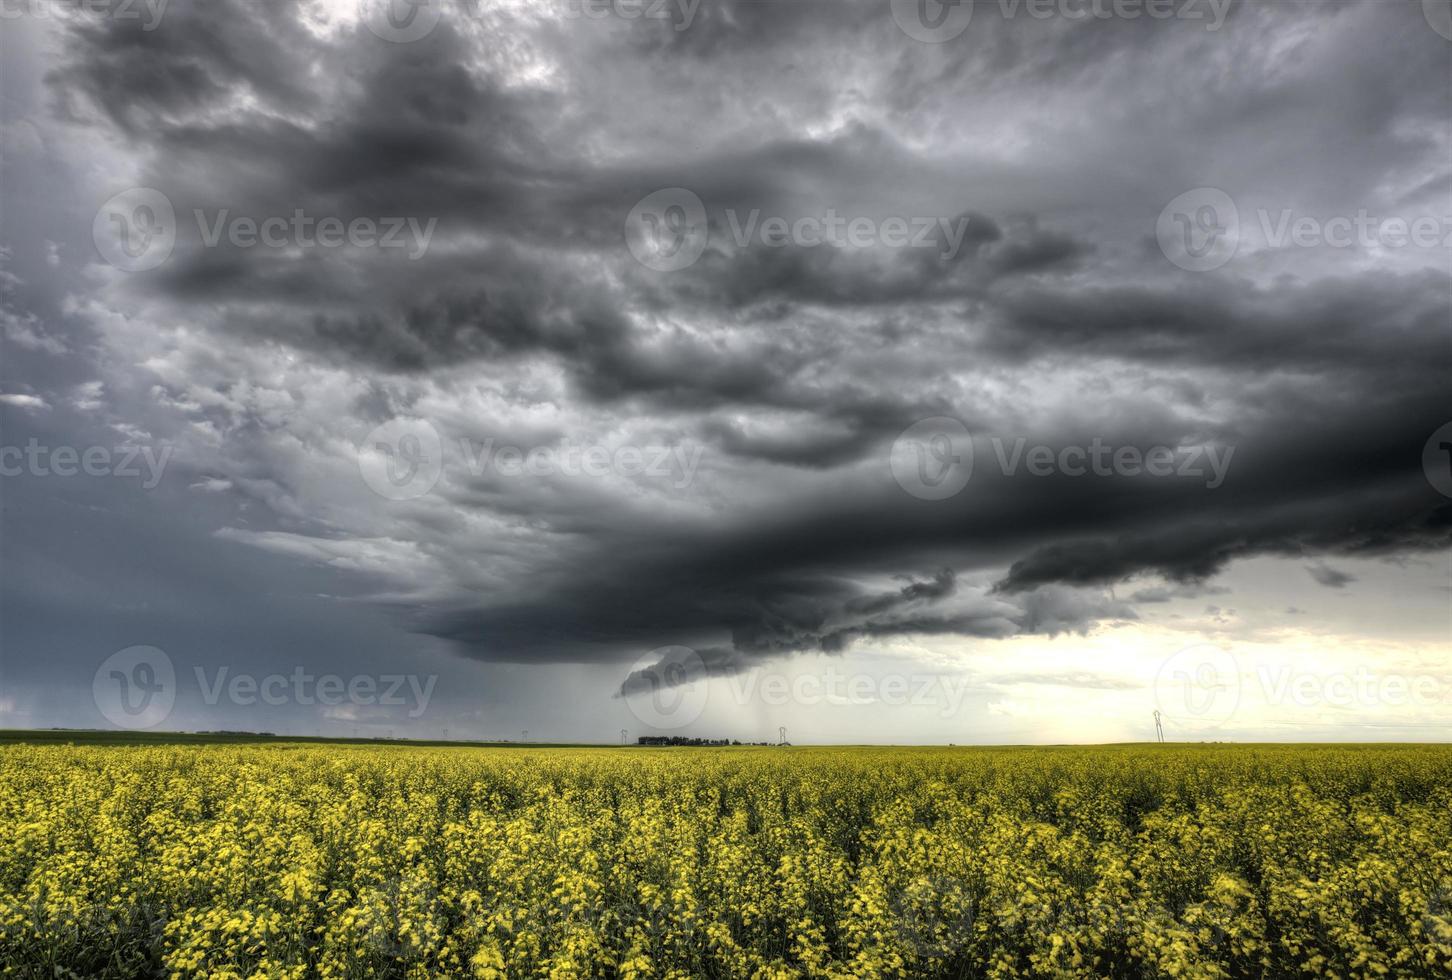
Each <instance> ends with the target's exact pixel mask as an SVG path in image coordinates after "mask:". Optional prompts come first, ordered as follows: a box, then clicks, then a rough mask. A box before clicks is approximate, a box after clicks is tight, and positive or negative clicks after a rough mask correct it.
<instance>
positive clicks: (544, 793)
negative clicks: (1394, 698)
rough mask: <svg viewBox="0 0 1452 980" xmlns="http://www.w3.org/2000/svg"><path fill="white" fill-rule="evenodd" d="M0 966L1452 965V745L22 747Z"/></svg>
mask: <svg viewBox="0 0 1452 980" xmlns="http://www.w3.org/2000/svg"><path fill="white" fill-rule="evenodd" d="M0 826H3V827H5V828H6V829H7V832H6V833H4V834H0V974H4V975H8V976H42V975H44V976H62V975H80V976H156V975H170V976H176V977H193V976H195V977H243V976H260V977H311V976H322V977H378V976H402V977H420V978H422V977H435V976H458V977H465V976H474V977H503V976H511V977H514V976H520V977H533V976H549V977H696V976H710V977H796V976H819V977H839V978H848V977H935V976H938V977H977V976H988V977H1016V976H1020V977H1021V976H1053V977H1106V976H1111V977H1155V976H1165V977H1206V978H1210V977H1322V976H1336V977H1360V976H1365V977H1372V976H1437V975H1444V976H1445V975H1452V908H1449V906H1452V747H1435V746H1411V747H1340V748H1330V747H1293V746H1282V747H1277V746H1256V747H1247V746H1242V747H1231V746H1193V747H1175V746H1152V747H1112V748H1093V749H1090V748H1083V749H1078V748H1062V749H1060V748H1054V749H961V748H960V749H929V748H922V749H909V748H894V749H869V748H844V749H826V748H823V749H810V748H800V749H699V750H698V749H664V750H652V749H614V750H612V749H543V748H539V749H486V748H479V749H473V748H406V747H391V746H390V747H356V746H329V747H317V746H303V745H291V744H285V743H284V744H268V745H246V746H229V745H220V746H218V745H205V746H196V745H194V746H183V745H175V746H159V747H135V746H131V747H121V746H100V747H97V746H90V747H77V746H39V745H15V746H9V747H5V748H0Z"/></svg>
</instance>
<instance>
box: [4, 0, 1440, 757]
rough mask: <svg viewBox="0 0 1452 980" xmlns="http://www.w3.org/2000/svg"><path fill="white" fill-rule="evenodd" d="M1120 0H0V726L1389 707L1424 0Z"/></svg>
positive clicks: (1065, 734) (1433, 186) (1285, 713)
mask: <svg viewBox="0 0 1452 980" xmlns="http://www.w3.org/2000/svg"><path fill="white" fill-rule="evenodd" d="M1143 6H1144V5H1140V4H1135V3H1129V2H1120V3H1118V4H1116V3H1113V2H1111V0H1099V2H1097V3H1090V2H1089V0H1084V2H1082V3H1081V2H1079V0H1064V2H1063V3H1058V2H1055V3H1043V2H1034V3H1029V2H1028V0H1024V2H1023V3H1015V2H1013V0H1002V2H1000V0H991V2H989V0H978V2H977V3H976V4H975V5H971V6H950V7H942V8H940V7H939V6H938V5H937V4H936V3H935V2H933V0H924V3H923V4H918V3H916V2H913V3H899V2H891V3H889V2H888V0H871V2H853V0H841V2H828V0H769V2H761V0H742V2H725V0H699V2H698V3H697V2H694V0H642V2H640V3H633V2H631V0H619V2H615V3H613V4H611V3H607V2H605V0H600V2H598V3H597V2H594V0H556V2H550V3H523V2H517V3H491V2H488V0H478V2H473V0H459V2H456V3H447V4H442V5H434V6H428V5H424V6H419V7H417V8H416V9H415V8H412V7H410V6H409V5H408V4H406V3H405V2H404V0H398V4H397V6H395V7H389V6H388V0H378V2H376V3H375V2H374V0H363V3H362V4H361V6H360V4H359V3H358V2H357V0H196V2H187V0H170V2H169V3H163V2H161V0H149V2H147V0H134V2H133V0H115V2H109V3H104V4H99V5H97V4H81V3H77V2H74V0H71V2H65V0H54V2H48V0H4V11H3V12H4V15H5V19H4V21H3V23H0V45H3V48H0V55H3V65H0V71H3V75H0V85H3V102H0V122H3V129H0V153H3V158H0V164H3V171H0V181H3V200H0V207H3V212H0V220H3V227H0V249H3V251H0V263H3V264H0V326H3V338H0V343H3V361H0V444H3V446H4V447H5V452H6V455H5V457H4V459H3V460H0V462H3V463H4V464H5V466H6V469H5V475H4V476H3V479H0V493H3V524H0V587H3V591H0V658H3V659H0V725H4V726H6V727H47V726H52V725H54V726H74V727H112V726H113V725H115V724H118V723H119V724H123V725H124V724H126V721H125V719H124V712H123V713H122V715H117V713H116V712H115V711H114V710H112V711H110V712H109V713H108V712H107V705H106V704H105V703H104V702H105V700H106V697H107V696H109V695H107V694H106V693H105V692H106V691H108V690H110V688H109V687H108V685H109V684H110V681H111V678H112V677H113V676H119V677H122V678H125V679H127V680H129V681H130V682H131V683H132V684H133V685H144V684H145V683H154V681H155V674H154V672H152V667H154V666H155V664H152V663H151V662H150V661H148V664H150V666H148V668H147V672H146V673H137V672H136V662H137V661H136V656H141V657H142V658H143V659H145V658H146V657H150V658H153V659H154V658H155V656H156V654H154V653H146V654H141V655H136V656H131V655H128V656H131V659H129V660H128V659H126V658H124V657H123V658H122V661H121V662H119V663H120V664H121V666H120V669H119V671H118V673H117V674H116V675H113V674H112V666H115V664H116V663H118V662H116V661H108V658H111V657H112V656H113V655H114V654H117V653H118V652H119V651H125V650H129V649H130V648H132V647H136V646H145V647H151V648H155V650H157V651H161V652H163V653H164V656H165V658H166V660H167V664H168V667H169V668H170V670H171V671H172V672H173V675H169V676H168V680H169V681H170V683H171V684H172V685H174V690H172V691H171V692H169V696H168V698H167V701H168V704H169V707H168V709H167V711H166V712H164V717H160V718H158V719H154V721H155V724H156V725H157V727H160V728H163V729H199V728H231V729H249V730H268V731H279V732H298V733H306V734H313V733H322V734H336V735H343V734H354V733H355V732H356V733H359V734H365V735H378V734H388V733H394V734H396V735H399V736H404V735H410V736H413V735H417V736H430V737H433V736H438V735H441V734H444V733H445V732H447V733H448V734H449V736H450V737H454V738H464V737H470V738H519V737H522V732H523V730H525V729H528V730H529V732H530V735H529V737H530V738H531V739H532V740H536V739H559V740H567V739H569V740H585V741H614V740H618V739H619V737H620V729H626V730H627V731H628V732H629V733H630V736H631V737H632V738H633V737H634V736H635V735H637V734H652V733H661V734H687V735H701V736H707V737H723V736H724V737H734V738H741V739H766V738H771V739H775V738H776V737H777V735H778V726H783V725H784V726H787V727H788V729H789V737H791V738H793V740H795V741H851V742H950V741H954V742H959V743H967V742H1042V741H1106V740H1130V739H1145V738H1151V737H1153V735H1154V730H1153V724H1154V722H1153V718H1152V712H1153V711H1154V710H1156V708H1159V709H1161V710H1162V713H1163V715H1164V716H1165V722H1166V726H1167V736H1168V737H1171V738H1176V737H1178V738H1221V739H1321V738H1327V739H1346V740H1375V739H1405V740H1412V739H1428V738H1443V737H1445V736H1446V734H1447V732H1448V731H1449V728H1448V727H1447V726H1448V723H1449V722H1452V559H1449V546H1452V398H1449V392H1452V388H1449V383H1448V382H1449V367H1452V7H1449V4H1448V3H1447V2H1446V0H1428V2H1427V3H1425V4H1424V3H1422V2H1421V0H1376V2H1367V3H1354V2H1335V3H1329V2H1328V3H1309V2H1308V3H1300V2H1263V3H1240V2H1236V3H1231V4H1226V3H1224V2H1223V0H1218V2H1216V3H1211V2H1210V0H1173V2H1170V0H1162V2H1158V3H1155V4H1150V5H1149V6H1150V7H1154V8H1156V12H1155V15H1154V16H1151V15H1150V13H1149V12H1148V11H1147V10H1145V9H1142V8H1143ZM1443 443H1446V444H1447V445H1446V447H1445V448H1444V446H1443ZM67 450H69V452H67ZM88 451H89V452H90V456H89V457H88V456H87V455H86V454H87V453H88ZM85 459H89V460H90V463H89V465H82V463H78V462H77V460H82V461H84V460H85ZM107 664H111V666H107ZM1207 670H1208V671H1209V673H1206V671H1207ZM219 671H225V673H219ZM239 674H240V675H247V676H249V677H252V678H255V679H258V680H261V679H263V678H265V677H267V676H270V675H285V676H287V677H289V678H290V680H289V681H288V683H287V685H286V687H285V688H284V686H283V685H280V684H279V685H274V686H273V688H272V693H273V695H274V696H273V697H272V698H271V700H270V701H265V700H263V699H260V698H255V697H249V695H248V693H247V692H248V688H246V687H245V686H244V687H243V688H240V689H238V690H237V691H232V690H231V689H229V688H228V687H227V683H228V681H229V680H230V679H231V678H235V677H236V676H237V675H239ZM325 674H333V675H337V676H338V677H340V678H342V679H343V681H344V682H345V683H348V682H352V681H354V680H356V679H357V678H359V677H366V678H371V679H374V680H375V681H376V680H378V679H380V678H392V677H395V676H398V677H407V678H409V679H410V681H408V682H406V683H405V684H404V685H403V686H402V687H400V688H399V692H400V693H401V695H402V701H403V702H404V703H402V704H400V703H397V699H394V700H391V701H389V702H388V703H379V702H380V700H385V699H381V698H378V697H372V696H369V695H368V694H367V691H368V690H369V688H368V687H367V685H364V686H363V687H355V689H354V690H353V692H352V693H350V694H349V695H348V696H346V697H343V698H341V699H340V698H337V697H332V698H319V697H317V696H316V695H317V692H316V691H315V690H311V689H310V686H315V685H312V682H310V681H308V680H307V678H309V677H313V678H315V677H317V676H321V675H325ZM299 676H301V677H303V680H296V681H295V680H293V679H292V678H297V677H299ZM428 678H433V679H434V680H433V681H429V680H428ZM381 683H382V684H383V685H384V686H387V685H388V684H389V683H391V682H390V681H386V680H385V681H382V682H381ZM410 683H412V684H416V685H418V686H417V687H415V688H413V691H414V692H415V693H412V694H410V693H408V692H409V691H410V687H409V686H408V685H409V684H410ZM1197 685H1198V686H1197ZM425 686H427V689H428V693H427V695H426V696H420V695H419V694H418V693H417V692H419V691H422V690H423V689H424V687H425ZM777 687H780V688H784V689H785V690H786V691H787V693H786V694H784V695H783V694H780V693H779V692H775V693H774V691H775V688H777ZM904 690H906V691H907V693H906V694H904V693H902V692H903V691H904ZM359 691H362V692H363V693H362V695H361V696H359V694H358V692H359ZM123 696H124V692H123ZM173 700H174V703H172V702H173ZM325 702H331V703H325ZM424 702H426V704H425V703H424ZM118 717H120V718H122V719H123V720H122V721H120V722H118V721H117V718H118Z"/></svg>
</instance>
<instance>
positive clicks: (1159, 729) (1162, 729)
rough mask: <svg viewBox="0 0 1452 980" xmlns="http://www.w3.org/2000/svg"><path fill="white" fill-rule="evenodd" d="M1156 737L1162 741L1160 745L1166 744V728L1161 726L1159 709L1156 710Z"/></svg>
mask: <svg viewBox="0 0 1452 980" xmlns="http://www.w3.org/2000/svg"><path fill="white" fill-rule="evenodd" d="M1155 737H1156V738H1158V739H1159V740H1160V744H1164V741H1165V726H1164V725H1161V724H1160V709H1159V708H1156V709H1155Z"/></svg>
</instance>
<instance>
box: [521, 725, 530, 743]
mask: <svg viewBox="0 0 1452 980" xmlns="http://www.w3.org/2000/svg"><path fill="white" fill-rule="evenodd" d="M520 741H521V742H528V741H529V729H528V728H526V729H525V730H524V733H523V736H522V737H521V738H520Z"/></svg>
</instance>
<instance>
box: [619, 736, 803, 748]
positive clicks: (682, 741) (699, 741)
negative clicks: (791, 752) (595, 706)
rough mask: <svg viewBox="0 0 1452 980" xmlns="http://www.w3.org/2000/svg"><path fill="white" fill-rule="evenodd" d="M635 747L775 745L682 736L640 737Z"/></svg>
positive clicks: (771, 743) (772, 743)
mask: <svg viewBox="0 0 1452 980" xmlns="http://www.w3.org/2000/svg"><path fill="white" fill-rule="evenodd" d="M635 744H636V745H696V746H703V745H775V744H776V743H775V742H738V741H737V740H736V739H734V738H686V737H685V736H684V735H641V736H640V737H639V738H637V739H636V740H635Z"/></svg>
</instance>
